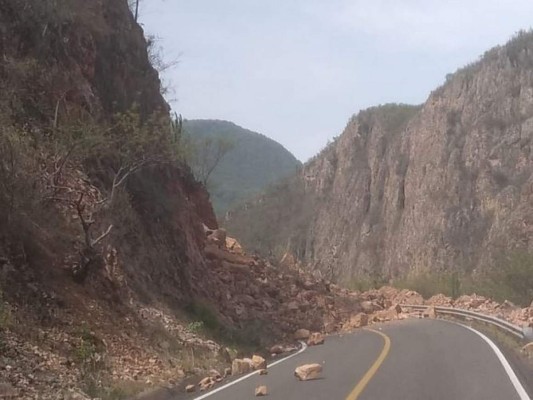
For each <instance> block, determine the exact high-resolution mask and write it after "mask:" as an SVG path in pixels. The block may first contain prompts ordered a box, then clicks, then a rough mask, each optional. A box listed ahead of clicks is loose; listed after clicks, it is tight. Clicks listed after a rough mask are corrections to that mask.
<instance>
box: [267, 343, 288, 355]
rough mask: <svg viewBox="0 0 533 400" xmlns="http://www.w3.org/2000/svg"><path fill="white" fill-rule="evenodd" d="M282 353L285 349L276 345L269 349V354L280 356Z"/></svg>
mask: <svg viewBox="0 0 533 400" xmlns="http://www.w3.org/2000/svg"><path fill="white" fill-rule="evenodd" d="M284 352H285V348H284V347H283V346H282V345H280V344H276V345H274V346H272V347H271V348H270V354H281V353H284Z"/></svg>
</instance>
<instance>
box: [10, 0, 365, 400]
mask: <svg viewBox="0 0 533 400" xmlns="http://www.w3.org/2000/svg"><path fill="white" fill-rule="evenodd" d="M147 46H148V44H147V42H146V41H145V39H144V34H143V31H142V29H141V27H140V26H139V25H138V24H137V23H136V22H135V20H134V18H133V16H132V13H131V12H130V10H129V8H128V2H127V1H126V0H108V1H103V2H102V1H96V2H86V1H83V0H68V1H67V0H65V1H61V0H59V1H48V0H27V1H19V0H0V90H1V92H2V94H3V95H2V96H1V98H0V397H2V398H21V399H33V398H39V399H52V398H53V399H57V398H65V399H84V398H86V397H87V396H89V397H90V398H102V399H118V398H129V397H131V395H133V394H134V393H136V392H138V391H142V390H144V389H147V388H150V387H153V386H158V385H162V384H165V385H178V384H181V383H182V382H184V380H185V379H190V378H191V377H194V375H198V374H203V373H204V372H203V371H205V370H206V369H209V368H213V367H215V366H220V367H224V366H228V365H229V364H230V362H231V358H232V357H234V356H235V355H236V354H237V353H238V352H240V351H242V349H243V348H244V346H248V348H250V347H253V348H259V349H260V350H261V349H264V346H269V345H270V344H273V343H274V341H278V340H280V341H281V340H284V338H288V337H291V338H292V336H291V335H292V332H293V331H294V330H296V329H297V328H308V329H316V330H318V329H323V328H324V324H325V323H329V324H333V326H334V324H336V323H338V322H339V321H340V320H339V318H338V317H337V316H336V315H330V314H331V308H333V307H334V306H335V307H337V305H336V304H339V305H342V304H345V305H346V306H351V308H354V309H356V308H357V305H358V300H357V299H351V298H349V296H347V294H346V293H345V292H342V291H340V290H339V289H338V288H337V289H336V288H333V289H332V288H330V287H329V284H328V283H327V282H323V281H317V280H312V279H311V278H310V277H307V276H306V275H305V274H303V273H300V272H298V271H286V270H281V269H279V268H277V267H275V266H272V265H270V264H268V263H267V262H265V261H262V260H260V259H258V258H257V257H255V258H253V257H250V256H246V255H245V254H243V253H242V252H241V251H239V250H238V246H236V245H235V243H234V242H231V241H230V243H231V249H228V248H227V247H226V240H220V237H221V236H225V235H224V234H223V231H218V230H216V228H217V222H216V218H215V215H214V213H213V210H212V207H211V204H210V202H209V199H208V194H207V192H206V191H205V189H204V187H203V186H202V185H201V184H200V183H198V182H196V181H195V179H194V178H193V176H192V174H191V172H190V170H189V168H188V166H187V165H186V164H185V163H184V159H186V155H185V154H183V152H184V151H185V149H184V146H183V143H182V138H183V137H182V135H181V134H182V132H180V131H179V127H178V126H177V125H175V124H172V123H171V122H172V121H170V118H169V115H168V106H167V104H166V103H165V101H164V100H163V97H162V96H161V94H160V83H159V78H158V74H157V72H156V71H155V70H154V69H153V68H152V66H151V63H150V59H149V57H148V54H149V53H148V52H147ZM212 230H215V231H214V232H212ZM315 302H321V304H322V305H321V306H320V307H311V304H314V303H315ZM272 321H275V322H276V324H275V325H274V326H271V324H272ZM213 339H215V340H217V341H218V342H215V341H214V340H213ZM291 341H292V340H291ZM227 346H229V347H228V348H226V347H227ZM228 349H229V350H228Z"/></svg>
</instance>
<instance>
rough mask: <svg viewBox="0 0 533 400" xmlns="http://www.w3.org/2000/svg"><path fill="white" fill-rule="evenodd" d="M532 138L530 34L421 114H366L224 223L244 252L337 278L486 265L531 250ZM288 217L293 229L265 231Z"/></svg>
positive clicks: (461, 74) (463, 73)
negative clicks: (289, 257) (286, 258)
mask: <svg viewBox="0 0 533 400" xmlns="http://www.w3.org/2000/svg"><path fill="white" fill-rule="evenodd" d="M532 135H533V34H532V33H521V34H518V35H517V36H516V37H515V38H513V39H512V40H511V41H510V42H509V43H508V44H506V45H505V46H501V47H497V48H494V49H492V50H490V51H488V52H487V53H486V54H485V55H484V56H483V57H482V58H481V59H480V60H479V61H477V62H475V63H473V64H471V65H469V66H467V67H465V68H463V69H460V70H458V71H457V72H456V73H455V74H453V75H450V76H449V77H448V78H447V81H446V83H445V84H444V85H443V86H441V87H439V88H438V89H436V90H435V91H433V92H432V93H431V95H430V96H429V98H428V100H427V101H426V102H425V103H424V104H423V105H422V106H420V107H409V106H402V105H387V106H381V107H376V108H372V109H369V110H366V111H362V112H360V113H359V114H358V115H357V116H355V117H354V118H352V120H351V121H350V122H349V123H348V125H347V127H346V129H345V131H344V132H343V134H342V135H341V136H340V137H339V138H338V139H337V140H336V141H335V142H334V143H333V144H332V145H330V146H329V147H328V148H326V149H325V150H324V151H322V152H321V153H320V154H319V155H318V156H317V157H315V158H314V159H313V160H311V161H310V162H308V163H307V164H306V165H305V166H304V168H303V171H302V172H301V174H299V175H298V176H295V177H293V178H292V180H290V181H288V182H287V183H286V184H284V186H279V187H278V188H275V189H273V190H271V191H270V192H267V193H266V194H265V195H263V196H261V197H260V198H259V199H258V200H257V201H255V202H250V204H247V205H246V207H243V208H242V209H239V210H236V211H235V212H233V213H232V214H231V215H230V216H229V220H228V221H227V222H226V225H227V226H228V227H229V228H230V229H231V230H232V231H233V232H234V234H235V235H236V236H237V237H239V238H240V239H241V240H242V241H243V243H244V244H245V246H248V247H250V248H255V249H259V250H262V251H263V252H265V253H268V252H275V253H276V254H278V255H281V254H283V253H284V252H285V251H286V250H288V251H289V252H290V253H292V254H293V255H295V256H296V257H297V258H298V259H299V260H301V261H302V262H303V263H304V264H305V265H307V267H308V269H309V270H312V271H315V272H317V273H318V274H319V275H321V276H324V277H327V278H328V279H334V280H336V281H338V282H344V283H347V282H349V281H350V280H352V279H353V278H354V277H360V276H363V275H366V276H370V277H376V279H384V280H388V279H394V278H395V277H400V276H405V275H406V274H408V273H420V272H422V271H432V272H435V271H442V270H447V271H460V272H465V271H466V272H469V271H472V270H475V269H476V268H477V269H483V268H484V267H485V266H487V265H490V264H491V263H492V262H493V260H494V258H495V257H496V256H498V255H501V254H509V253H511V252H513V251H516V249H523V250H524V251H530V250H531V247H532V246H533V243H532V242H531V237H532V232H533V231H532V230H533V220H532V219H531V215H532V213H531V211H532V210H531V204H532V196H533V191H532V187H533V176H532V171H533V164H532V162H531V154H530V152H531V139H532ZM294 202H296V203H298V204H306V206H305V207H295V206H294ZM288 210H290V212H289V211H288ZM286 214H291V215H290V216H289V218H287V217H286ZM282 220H284V221H288V224H289V225H290V224H292V227H291V228H290V229H289V231H287V230H286V229H285V228H284V227H281V225H276V226H275V227H271V226H269V224H272V223H275V224H280V222H281V221H282ZM295 220H297V221H300V222H302V223H299V222H295Z"/></svg>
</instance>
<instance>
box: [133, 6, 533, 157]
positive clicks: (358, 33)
mask: <svg viewBox="0 0 533 400" xmlns="http://www.w3.org/2000/svg"><path fill="white" fill-rule="evenodd" d="M532 16H533V0H144V3H143V5H142V7H141V17H140V19H141V23H142V24H143V25H144V28H145V30H146V32H147V33H148V34H153V35H155V36H157V37H158V38H159V39H160V41H159V45H160V46H161V47H162V48H163V49H164V56H165V58H166V59H167V60H174V59H176V58H179V61H180V62H179V64H178V65H177V66H176V67H174V68H171V69H169V70H167V71H166V72H165V74H164V76H163V78H164V80H165V81H166V83H167V84H168V85H170V87H171V88H172V92H171V93H170V95H169V96H168V97H169V99H171V100H173V102H172V106H173V108H174V109H175V110H176V111H177V112H179V113H181V114H183V116H184V117H185V118H188V119H193V118H216V119H225V120H230V121H233V122H235V123H236V124H238V125H241V126H243V127H245V128H248V129H251V130H254V131H257V132H260V133H263V134H265V135H267V136H269V137H271V138H273V139H274V140H277V141H278V142H280V143H281V144H283V145H284V146H285V147H286V148H287V149H289V150H290V151H291V152H292V153H294V154H295V155H296V157H298V158H299V159H300V160H302V161H303V160H306V159H307V158H309V157H311V156H312V155H314V154H315V153H316V152H318V151H319V150H320V149H321V148H322V147H323V146H324V145H325V144H326V143H327V141H328V139H331V138H333V137H334V136H337V135H339V134H340V133H341V132H342V129H343V128H344V126H345V125H346V122H347V121H348V119H349V117H350V116H351V115H353V114H354V113H356V112H358V111H359V110H360V109H362V108H366V107H369V106H373V105H377V104H380V103H387V102H403V103H415V104H418V103H422V102H423V101H424V100H425V99H426V97H427V96H428V94H429V92H430V91H431V90H432V89H434V88H435V87H436V86H438V85H440V84H441V83H442V82H443V81H444V77H445V75H446V74H447V73H449V72H453V71H455V70H456V69H457V68H458V67H461V66H463V65H465V64H467V63H469V62H471V61H475V60H476V59H477V58H478V57H479V56H480V55H481V54H483V53H484V52H485V50H488V49H489V48H490V47H493V46H495V45H497V44H503V43H505V42H506V41H507V39H509V38H510V37H511V36H512V35H513V34H514V33H515V32H517V31H518V30H520V29H529V28H530V27H531V25H532V20H531V17H532Z"/></svg>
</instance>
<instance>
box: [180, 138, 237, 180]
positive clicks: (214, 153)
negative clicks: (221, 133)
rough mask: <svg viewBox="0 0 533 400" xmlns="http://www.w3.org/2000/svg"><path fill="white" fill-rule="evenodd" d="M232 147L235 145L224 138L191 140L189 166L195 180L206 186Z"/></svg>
mask: <svg viewBox="0 0 533 400" xmlns="http://www.w3.org/2000/svg"><path fill="white" fill-rule="evenodd" d="M234 147H235V144H234V143H233V142H232V141H230V140H228V139H225V138H212V137H207V138H204V139H200V140H193V143H192V154H191V156H190V159H189V165H190V166H191V169H192V171H193V174H194V176H195V178H196V179H197V180H198V181H200V182H202V183H203V184H204V186H207V184H208V182H209V178H210V177H211V174H212V173H213V171H214V170H215V169H216V168H217V167H218V166H219V164H220V162H221V161H222V160H223V159H224V157H225V156H226V155H227V154H228V153H229V152H230V151H231V150H232V149H233V148H234Z"/></svg>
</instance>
